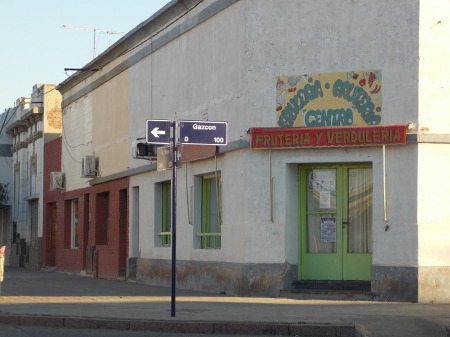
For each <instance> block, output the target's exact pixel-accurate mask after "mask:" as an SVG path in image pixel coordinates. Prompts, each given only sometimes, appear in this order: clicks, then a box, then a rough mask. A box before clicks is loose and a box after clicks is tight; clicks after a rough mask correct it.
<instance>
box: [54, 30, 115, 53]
mask: <svg viewBox="0 0 450 337" xmlns="http://www.w3.org/2000/svg"><path fill="white" fill-rule="evenodd" d="M61 28H65V29H78V30H85V31H89V32H94V50H93V52H92V58H93V59H94V58H95V39H96V34H97V33H100V34H109V35H113V34H123V33H122V32H115V31H112V30H102V29H97V28H90V27H70V26H66V25H63V26H62V27H61Z"/></svg>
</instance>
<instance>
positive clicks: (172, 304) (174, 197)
mask: <svg viewBox="0 0 450 337" xmlns="http://www.w3.org/2000/svg"><path fill="white" fill-rule="evenodd" d="M171 126H172V128H173V134H172V135H173V139H172V226H171V229H172V239H171V241H172V296H171V301H170V312H171V317H175V293H176V281H177V277H176V275H177V273H176V267H177V144H176V143H177V142H176V139H177V122H173V123H171Z"/></svg>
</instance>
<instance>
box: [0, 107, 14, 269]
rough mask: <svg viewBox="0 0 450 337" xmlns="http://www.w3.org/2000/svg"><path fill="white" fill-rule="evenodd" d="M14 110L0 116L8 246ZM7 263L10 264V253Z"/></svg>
mask: <svg viewBox="0 0 450 337" xmlns="http://www.w3.org/2000/svg"><path fill="white" fill-rule="evenodd" d="M13 113H14V109H13V108H10V109H7V110H5V112H4V113H3V114H2V115H0V123H1V124H0V125H1V126H2V127H1V129H0V157H2V160H1V161H0V177H1V179H0V244H1V245H2V246H6V244H7V243H8V242H10V241H11V199H12V198H13V194H12V186H13V184H12V170H11V168H12V154H11V146H12V138H11V136H10V135H9V134H8V133H7V132H6V128H7V127H8V125H9V122H10V118H11V115H12V114H13ZM5 253H6V259H5V261H6V262H7V263H8V262H9V258H8V257H9V253H10V252H9V251H6V252H5Z"/></svg>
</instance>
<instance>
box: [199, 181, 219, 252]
mask: <svg viewBox="0 0 450 337" xmlns="http://www.w3.org/2000/svg"><path fill="white" fill-rule="evenodd" d="M201 200H202V204H201V207H202V209H201V215H202V220H201V232H200V233H197V236H198V237H199V238H200V240H201V248H202V249H220V248H221V246H222V233H221V225H222V214H221V213H222V182H221V176H220V173H216V174H212V175H208V176H203V177H202V196H201Z"/></svg>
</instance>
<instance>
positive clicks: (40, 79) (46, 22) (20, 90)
mask: <svg viewBox="0 0 450 337" xmlns="http://www.w3.org/2000/svg"><path fill="white" fill-rule="evenodd" d="M169 2H170V1H169V0H128V1H126V0H40V1H36V0H0V28H1V29H0V41H1V44H0V76H1V77H0V78H1V82H0V83H1V91H0V114H1V113H3V111H4V110H5V109H6V108H9V107H13V106H14V103H15V101H16V99H17V98H19V97H30V96H31V92H32V88H33V86H34V85H35V84H37V83H42V84H56V85H57V84H59V83H61V82H63V81H64V80H65V79H66V78H67V77H68V75H67V74H69V75H71V74H73V72H68V73H67V74H66V72H65V71H64V68H82V67H83V66H84V65H85V64H87V63H88V62H90V61H91V60H92V59H93V51H94V31H93V30H89V29H93V28H95V29H96V30H97V33H96V34H95V40H96V41H95V54H96V55H99V54H101V53H102V52H103V51H105V50H106V49H107V48H108V47H109V46H111V45H112V44H113V43H114V42H116V41H117V40H119V39H120V38H121V37H122V36H123V35H125V34H126V33H128V32H129V31H130V30H132V29H133V28H134V27H136V26H137V25H138V24H140V23H141V22H143V21H145V20H147V19H148V18H149V17H150V16H152V15H153V14H154V13H155V12H157V11H158V10H159V9H160V8H162V7H164V5H166V4H167V3H169ZM63 25H65V26H68V27H79V28H84V29H71V28H62V26H63ZM100 30H103V31H113V32H121V33H123V34H104V33H100V32H99V31H100Z"/></svg>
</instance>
